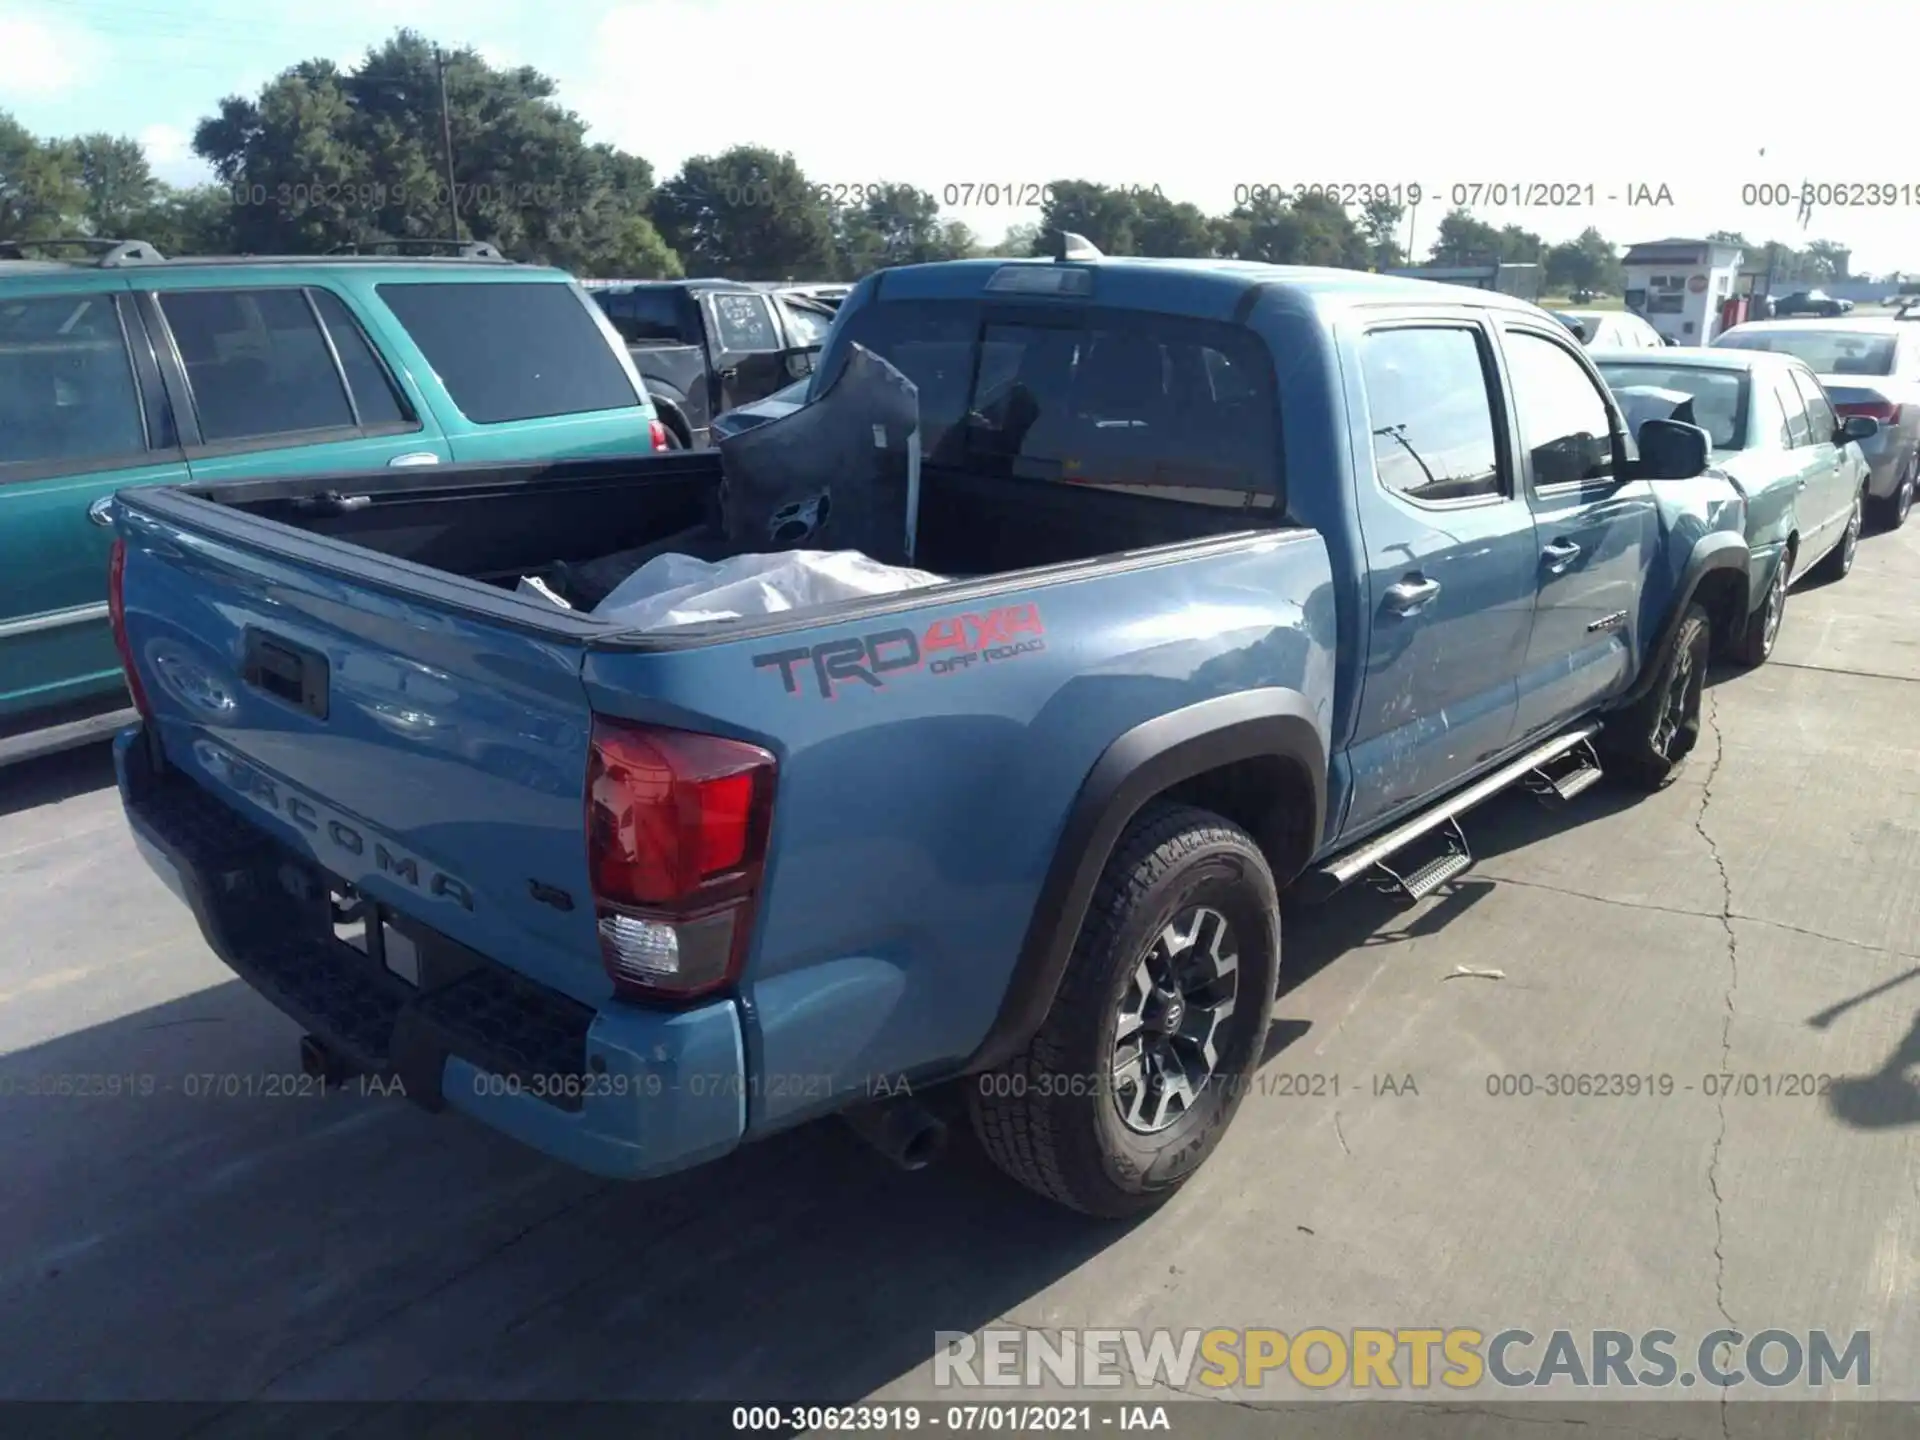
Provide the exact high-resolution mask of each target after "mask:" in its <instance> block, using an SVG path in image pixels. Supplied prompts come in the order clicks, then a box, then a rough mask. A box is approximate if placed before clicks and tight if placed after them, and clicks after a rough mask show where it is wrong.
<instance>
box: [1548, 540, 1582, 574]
mask: <svg viewBox="0 0 1920 1440" xmlns="http://www.w3.org/2000/svg"><path fill="white" fill-rule="evenodd" d="M1540 553H1541V555H1542V556H1543V557H1545V559H1546V561H1547V569H1549V570H1550V571H1552V572H1553V573H1554V574H1555V575H1558V574H1559V573H1560V572H1561V571H1563V570H1565V569H1566V568H1567V567H1568V566H1569V565H1571V564H1573V562H1574V561H1576V560H1578V559H1579V558H1580V547H1579V546H1578V545H1576V544H1574V543H1573V541H1571V540H1556V541H1554V542H1553V543H1552V544H1551V545H1549V546H1547V548H1546V549H1544V550H1542V551H1541V552H1540Z"/></svg>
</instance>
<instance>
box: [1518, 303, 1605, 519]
mask: <svg viewBox="0 0 1920 1440" xmlns="http://www.w3.org/2000/svg"><path fill="white" fill-rule="evenodd" d="M1506 352H1507V370H1508V373H1509V374H1510V375H1511V376H1512V377H1513V405H1514V409H1515V410H1516V411H1517V412H1518V415H1519V419H1520V436H1521V440H1522V442H1523V443H1524V444H1525V445H1526V447H1527V453H1528V455H1529V456H1530V457H1531V458H1532V461H1533V483H1534V484H1535V485H1536V486H1544V485H1575V484H1587V483H1590V482H1592V481H1596V480H1605V479H1606V478H1607V477H1608V476H1610V475H1612V474H1613V417H1612V414H1611V412H1609V411H1608V409H1607V402H1606V399H1605V398H1604V397H1603V396H1602V395H1601V393H1600V388H1599V386H1597V385H1595V384H1594V383H1593V380H1592V379H1591V378H1590V377H1589V376H1588V374H1587V372H1586V369H1585V368H1584V367H1583V366H1582V365H1581V364H1580V362H1579V361H1578V360H1576V359H1574V358H1573V355H1572V354H1571V353H1570V352H1569V351H1567V350H1566V349H1564V348H1563V347H1561V346H1559V345H1556V344H1555V343H1554V342H1553V341H1551V340H1548V339H1546V338H1545V337H1544V336H1540V335H1530V334H1528V333H1527V332H1526V331H1524V330H1509V331H1507V332H1506Z"/></svg>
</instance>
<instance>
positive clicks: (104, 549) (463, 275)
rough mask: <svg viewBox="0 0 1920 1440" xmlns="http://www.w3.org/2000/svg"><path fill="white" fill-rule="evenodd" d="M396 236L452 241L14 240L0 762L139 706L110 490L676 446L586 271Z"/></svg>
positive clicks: (112, 722) (0, 485)
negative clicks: (127, 676)
mask: <svg viewBox="0 0 1920 1440" xmlns="http://www.w3.org/2000/svg"><path fill="white" fill-rule="evenodd" d="M400 248H402V249H407V248H424V249H426V250H428V251H430V252H444V253H426V254H393V253H383V254H359V253H356V254H340V255H329V256H321V257H306V258H274V257H256V256H243V257H234V258H224V257H222V258H211V259H209V258H195V259H176V260H168V259H165V258H163V257H162V256H160V255H159V254H158V253H156V252H155V251H154V249H153V248H152V247H151V246H149V245H145V244H142V243H140V242H138V241H107V240H84V241H40V242H34V243H31V244H29V243H24V242H16V243H9V242H6V241H4V240H0V574H4V575H5V577H6V578H5V583H4V584H0V764H6V763H8V762H11V761H17V760H21V759H25V758H28V757H30V756H33V755H39V754H44V753H47V752H49V751H52V750H57V749H61V748H64V747H66V746H69V745H74V744H79V743H82V742H84V741H86V740H88V739H91V738H93V737H95V736H98V735H104V734H105V733H107V732H108V731H110V730H112V729H114V728H116V727H117V726H118V725H119V724H120V723H122V722H123V720H124V719H125V718H127V717H128V716H129V714H130V712H128V711H127V708H126V707H127V704H128V702H127V696H126V690H125V686H124V683H123V680H122V677H121V668H120V660H119V656H118V654H117V653H116V651H115V649H114V642H113V636H112V631H111V628H110V626H109V624H108V615H107V555H108V545H109V541H110V539H111V536H110V535H109V533H108V532H107V530H106V529H104V528H102V524H101V522H102V521H103V520H104V516H103V515H102V514H101V513H100V507H101V504H102V502H104V501H105V500H106V499H107V498H108V497H110V496H111V495H112V494H113V493H114V492H115V491H117V490H122V489H125V488H127V487H129V486H136V485H163V484H177V483H181V482H187V481H191V482H203V481H218V480H222V479H225V478H229V477H232V476H236V475H241V474H244V475H246V476H248V477H250V478H264V477H278V476H291V475H301V474H314V473H322V472H327V471H334V470H353V469H363V468H366V467H370V466H373V467H378V466H415V465H439V464H446V463H452V462H465V461H491V462H500V461H528V460H546V459H552V460H560V459H568V458H579V457H588V456H596V455H621V454H631V453H633V452H635V451H644V450H651V449H656V448H659V449H664V448H665V445H666V437H665V435H664V433H663V432H662V430H661V428H660V425H659V422H658V420H657V419H656V417H655V414H654V408H653V404H652V402H651V400H650V399H649V398H648V396H647V391H646V386H645V384H644V383H643V382H642V380H641V378H640V376H639V374H638V373H637V372H636V371H635V370H634V367H633V362H632V361H631V360H630V359H629V358H628V356H627V352H626V347H625V346H624V345H623V344H622V343H621V342H620V338H619V336H618V334H617V333H616V332H615V331H614V330H613V328H612V326H611V325H610V324H609V323H608V321H607V320H606V318H605V316H604V315H603V314H602V313H601V311H600V309H599V307H598V306H596V305H594V304H593V303H592V302H591V301H589V300H588V298H587V296H586V294H585V292H584V291H582V290H581V288H580V287H579V285H578V284H576V283H575V282H574V281H573V279H572V277H570V276H568V275H566V274H564V273H563V272H561V271H558V270H548V269H543V268H538V267H533V266H527V265H518V264H514V263H512V262H511V261H507V260H504V259H502V258H501V257H500V256H499V254H498V253H497V252H495V251H493V250H492V249H491V248H490V247H488V246H484V245H477V244H471V243H469V244H465V245H455V244H448V245H441V244H439V242H430V243H428V244H427V245H425V246H424V247H400Z"/></svg>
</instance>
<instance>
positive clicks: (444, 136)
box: [433, 45, 464, 240]
mask: <svg viewBox="0 0 1920 1440" xmlns="http://www.w3.org/2000/svg"><path fill="white" fill-rule="evenodd" d="M433 68H434V72H435V74H436V75H438V76H439V79H440V138H441V140H442V141H443V142H444V143H445V145H446V154H447V214H448V215H450V216H452V217H453V238H454V239H456V240H459V239H462V238H464V237H462V235H461V234H460V200H459V197H458V196H457V195H456V194H455V192H454V188H453V116H452V114H451V113H450V112H449V111H448V109H447V61H446V57H445V56H443V55H442V54H441V53H440V47H439V46H438V45H436V46H434V47H433Z"/></svg>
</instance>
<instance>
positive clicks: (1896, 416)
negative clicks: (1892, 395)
mask: <svg viewBox="0 0 1920 1440" xmlns="http://www.w3.org/2000/svg"><path fill="white" fill-rule="evenodd" d="M1833 408H1834V409H1835V410H1837V411H1838V412H1839V413H1840V414H1842V415H1863V416H1865V417H1866V418H1867V419H1869V420H1878V421H1879V422H1880V423H1881V424H1882V425H1898V424H1899V423H1900V407H1899V406H1898V405H1896V404H1894V403H1893V402H1892V401H1891V400H1862V401H1859V402H1858V403H1857V404H1853V405H1842V404H1839V403H1838V402H1835V404H1834V407H1833Z"/></svg>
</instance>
